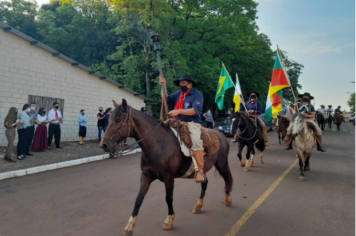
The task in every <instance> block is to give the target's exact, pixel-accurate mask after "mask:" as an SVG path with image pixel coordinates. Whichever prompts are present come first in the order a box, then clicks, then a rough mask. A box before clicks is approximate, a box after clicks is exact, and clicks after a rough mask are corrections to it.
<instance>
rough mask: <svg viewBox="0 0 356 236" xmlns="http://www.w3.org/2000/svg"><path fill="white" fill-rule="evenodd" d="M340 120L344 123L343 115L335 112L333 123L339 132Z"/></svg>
mask: <svg viewBox="0 0 356 236" xmlns="http://www.w3.org/2000/svg"><path fill="white" fill-rule="evenodd" d="M342 122H344V123H345V120H344V116H343V115H340V114H337V113H335V115H334V124H336V129H337V132H340V126H341V123H342Z"/></svg>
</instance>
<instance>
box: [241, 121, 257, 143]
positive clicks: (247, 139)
mask: <svg viewBox="0 0 356 236" xmlns="http://www.w3.org/2000/svg"><path fill="white" fill-rule="evenodd" d="M247 119H249V118H247ZM255 122H257V118H256V117H255ZM240 123H241V119H240V118H239V123H238V124H237V126H240ZM247 124H248V120H247ZM239 129H240V128H238V129H237V130H239ZM246 130H247V125H246V126H245V129H244V130H243V131H242V132H241V133H240V134H239V133H237V137H239V138H240V139H243V140H246V141H249V140H251V139H253V138H254V137H255V136H256V133H257V126H256V127H255V133H254V134H253V135H252V137H251V138H244V137H241V136H240V135H241V134H243V133H245V131H246Z"/></svg>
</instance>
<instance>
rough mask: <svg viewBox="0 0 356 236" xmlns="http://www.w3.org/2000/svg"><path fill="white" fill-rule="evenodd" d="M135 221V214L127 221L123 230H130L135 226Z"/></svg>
mask: <svg viewBox="0 0 356 236" xmlns="http://www.w3.org/2000/svg"><path fill="white" fill-rule="evenodd" d="M136 221H137V216H136V217H132V216H131V217H130V219H129V222H128V223H127V225H126V227H125V232H132V230H133V228H134V227H135V224H136Z"/></svg>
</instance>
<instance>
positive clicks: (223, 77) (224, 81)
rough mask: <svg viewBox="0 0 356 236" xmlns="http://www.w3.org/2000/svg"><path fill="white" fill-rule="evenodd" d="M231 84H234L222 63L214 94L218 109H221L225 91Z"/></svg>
mask: <svg viewBox="0 0 356 236" xmlns="http://www.w3.org/2000/svg"><path fill="white" fill-rule="evenodd" d="M233 86H234V84H233V83H232V80H231V78H230V76H229V73H228V72H227V70H226V68H225V66H224V64H223V65H222V67H221V72H220V78H219V83H218V87H217V90H216V96H215V103H216V104H218V108H219V110H222V109H223V107H224V96H225V91H226V90H227V89H229V88H231V87H233Z"/></svg>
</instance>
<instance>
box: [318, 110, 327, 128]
mask: <svg viewBox="0 0 356 236" xmlns="http://www.w3.org/2000/svg"><path fill="white" fill-rule="evenodd" d="M316 121H317V122H318V126H319V127H320V129H321V130H324V129H325V125H326V120H325V117H324V115H323V114H322V113H320V112H318V111H317V112H316Z"/></svg>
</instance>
